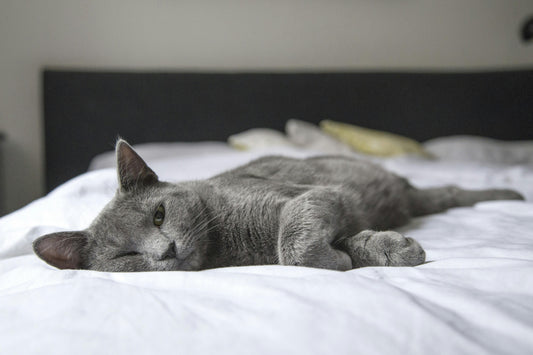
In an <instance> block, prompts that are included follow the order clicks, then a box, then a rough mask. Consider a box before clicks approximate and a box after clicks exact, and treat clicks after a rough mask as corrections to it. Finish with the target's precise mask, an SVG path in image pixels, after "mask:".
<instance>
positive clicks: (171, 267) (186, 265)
mask: <svg viewBox="0 0 533 355" xmlns="http://www.w3.org/2000/svg"><path fill="white" fill-rule="evenodd" d="M194 259H195V258H194V254H193V255H189V256H188V257H186V258H185V259H177V258H176V259H172V260H169V259H167V260H164V261H159V262H157V263H155V265H153V268H154V271H198V270H201V267H200V264H199V263H198V262H196V260H194Z"/></svg>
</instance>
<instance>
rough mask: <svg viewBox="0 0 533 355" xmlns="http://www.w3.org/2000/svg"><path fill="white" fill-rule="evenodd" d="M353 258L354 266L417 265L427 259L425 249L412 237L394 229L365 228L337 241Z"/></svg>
mask: <svg viewBox="0 0 533 355" xmlns="http://www.w3.org/2000/svg"><path fill="white" fill-rule="evenodd" d="M337 244H338V245H339V246H341V248H342V249H343V250H345V251H346V252H347V253H348V254H349V255H350V257H351V259H352V265H353V267H354V268H357V267H364V266H415V265H420V264H422V263H423V262H424V261H425V259H426V253H425V252H424V249H422V247H421V246H420V244H418V242H417V241H416V240H414V239H412V238H406V237H404V236H403V235H401V234H400V233H396V232H393V231H385V232H376V231H373V230H365V231H362V232H360V233H358V234H356V235H355V236H353V237H349V238H343V239H341V240H339V241H338V242H337Z"/></svg>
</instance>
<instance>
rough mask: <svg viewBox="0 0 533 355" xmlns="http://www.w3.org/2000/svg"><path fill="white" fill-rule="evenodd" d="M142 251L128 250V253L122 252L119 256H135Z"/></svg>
mask: <svg viewBox="0 0 533 355" xmlns="http://www.w3.org/2000/svg"><path fill="white" fill-rule="evenodd" d="M139 254H140V253H138V252H136V251H130V252H127V253H124V254H120V255H119V257H123V256H134V255H139Z"/></svg>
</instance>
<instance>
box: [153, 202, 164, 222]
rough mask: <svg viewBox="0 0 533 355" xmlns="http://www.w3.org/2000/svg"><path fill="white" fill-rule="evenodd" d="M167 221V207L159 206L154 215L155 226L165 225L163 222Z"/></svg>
mask: <svg viewBox="0 0 533 355" xmlns="http://www.w3.org/2000/svg"><path fill="white" fill-rule="evenodd" d="M164 219H165V207H163V205H162V204H161V205H159V207H157V210H156V211H155V214H154V225H156V226H158V227H160V226H161V225H162V224H163V220H164Z"/></svg>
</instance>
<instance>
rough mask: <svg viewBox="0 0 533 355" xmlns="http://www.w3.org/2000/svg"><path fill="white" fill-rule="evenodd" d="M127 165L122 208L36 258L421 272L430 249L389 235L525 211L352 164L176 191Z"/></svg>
mask: <svg viewBox="0 0 533 355" xmlns="http://www.w3.org/2000/svg"><path fill="white" fill-rule="evenodd" d="M116 153H117V164H118V178H119V184H120V186H119V189H118V191H117V193H116V195H115V197H114V198H113V200H111V202H109V204H107V206H106V207H105V208H104V209H103V210H102V212H101V213H100V214H99V216H98V217H97V218H96V219H95V220H94V221H93V223H92V224H91V225H90V226H89V228H87V229H86V230H83V231H76V232H59V233H53V234H49V235H45V236H43V237H40V238H38V239H37V240H36V241H35V242H34V243H33V248H34V250H35V253H36V254H37V255H38V256H39V257H41V258H42V259H43V260H45V261H46V262H47V263H49V264H51V265H53V266H55V267H58V268H60V269H91V270H102V271H149V270H201V269H207V268H215V267H223V266H233V265H259V264H282V265H303V266H310V267H319V268H327V269H335V270H348V269H352V268H357V267H362V266H414V265H419V264H421V263H423V262H424V260H425V253H424V250H423V249H422V247H421V246H420V245H419V244H418V243H417V242H416V241H415V240H413V239H411V238H405V237H404V236H402V235H401V234H398V233H396V232H392V231H382V230H387V229H389V228H392V227H395V226H400V225H402V224H405V223H407V222H408V221H409V219H410V217H413V216H420V215H425V214H430V213H436V212H441V211H443V210H445V209H447V208H450V207H454V206H469V205H472V204H474V203H476V202H478V201H484V200H499V199H522V196H520V194H518V193H516V192H514V191H511V190H482V191H468V190H463V189H460V188H457V187H454V186H448V187H442V188H433V189H423V190H421V189H417V188H414V187H413V186H411V185H410V184H409V183H408V182H407V180H405V179H403V178H401V177H399V176H397V175H394V174H392V173H389V172H387V171H385V170H383V169H381V168H380V167H378V166H376V165H373V164H370V163H368V162H363V161H359V160H355V159H351V158H347V157H340V156H328V157H315V158H309V159H305V160H298V159H291V158H284V157H265V158H261V159H258V160H255V161H253V162H251V163H249V164H247V165H244V166H242V167H239V168H236V169H234V170H230V171H228V172H225V173H222V174H220V175H217V176H215V177H213V178H210V179H207V180H203V181H193V182H183V183H179V184H170V183H166V182H161V181H159V180H158V177H157V175H156V174H155V173H154V172H153V171H152V170H151V169H150V168H149V167H148V166H147V165H146V163H145V162H144V161H143V160H142V159H141V158H140V157H139V156H138V155H137V153H135V151H134V150H133V149H132V148H131V147H130V146H129V145H128V144H127V143H126V142H125V141H123V140H119V141H118V143H117V147H116ZM376 230H377V231H376Z"/></svg>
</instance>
